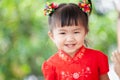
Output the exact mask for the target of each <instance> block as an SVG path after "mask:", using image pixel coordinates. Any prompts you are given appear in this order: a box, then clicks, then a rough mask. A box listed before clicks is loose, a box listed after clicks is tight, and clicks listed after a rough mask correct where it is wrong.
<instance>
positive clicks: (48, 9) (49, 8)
mask: <svg viewBox="0 0 120 80" xmlns="http://www.w3.org/2000/svg"><path fill="white" fill-rule="evenodd" d="M57 7H58V5H57V4H55V3H51V4H50V3H47V4H46V8H45V9H44V15H50V14H51V13H53V12H54V11H55V9H56V8H57Z"/></svg>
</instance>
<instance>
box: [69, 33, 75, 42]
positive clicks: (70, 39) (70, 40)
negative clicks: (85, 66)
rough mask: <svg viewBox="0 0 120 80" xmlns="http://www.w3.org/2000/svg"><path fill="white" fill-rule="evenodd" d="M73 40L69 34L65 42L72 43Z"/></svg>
mask: <svg viewBox="0 0 120 80" xmlns="http://www.w3.org/2000/svg"><path fill="white" fill-rule="evenodd" d="M74 40H75V38H74V36H73V35H71V34H69V35H68V36H67V41H68V42H73V41H74Z"/></svg>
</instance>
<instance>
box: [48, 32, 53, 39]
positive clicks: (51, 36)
mask: <svg viewBox="0 0 120 80" xmlns="http://www.w3.org/2000/svg"><path fill="white" fill-rule="evenodd" d="M48 36H49V37H50V39H51V40H53V41H54V35H53V33H52V32H51V31H48Z"/></svg>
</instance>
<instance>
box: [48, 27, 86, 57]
mask: <svg viewBox="0 0 120 80" xmlns="http://www.w3.org/2000/svg"><path fill="white" fill-rule="evenodd" d="M85 35H86V31H85V29H84V27H83V26H80V25H79V26H64V27H56V28H54V29H53V31H52V32H49V36H50V38H51V39H52V40H53V42H54V43H55V44H56V46H57V48H58V49H60V50H63V51H64V52H66V53H67V54H69V55H70V56H73V55H74V53H75V52H76V51H77V50H78V49H79V48H80V47H81V46H82V45H83V44H84V39H85Z"/></svg>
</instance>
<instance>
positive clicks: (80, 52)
mask: <svg viewBox="0 0 120 80" xmlns="http://www.w3.org/2000/svg"><path fill="white" fill-rule="evenodd" d="M85 50H86V48H85V47H84V46H82V47H80V49H79V50H78V51H77V52H76V53H75V55H74V57H71V56H70V55H68V54H67V53H65V52H64V51H62V50H59V51H58V55H59V57H60V58H61V59H62V60H64V61H67V62H71V61H77V60H78V59H81V58H82V57H83V55H84V53H85Z"/></svg>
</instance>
